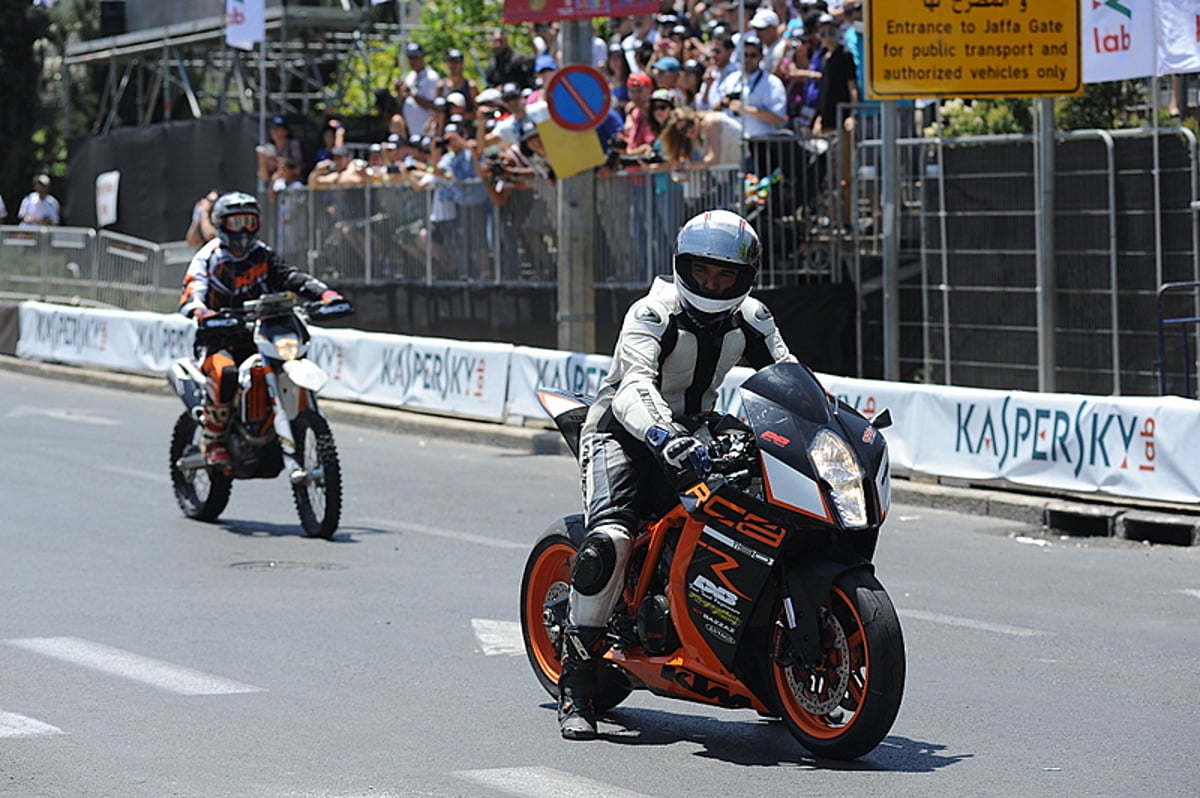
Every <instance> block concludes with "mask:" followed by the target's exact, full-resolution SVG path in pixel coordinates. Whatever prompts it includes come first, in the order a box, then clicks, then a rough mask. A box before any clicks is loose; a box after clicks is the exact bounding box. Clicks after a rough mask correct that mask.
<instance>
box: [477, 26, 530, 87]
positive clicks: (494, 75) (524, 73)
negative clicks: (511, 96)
mask: <svg viewBox="0 0 1200 798" xmlns="http://www.w3.org/2000/svg"><path fill="white" fill-rule="evenodd" d="M489 41H490V42H491V46H492V59H491V61H490V62H489V63H488V68H487V71H486V72H485V73H484V74H485V77H486V78H487V85H489V86H503V85H505V84H506V83H515V84H517V87H518V88H521V89H530V88H533V59H532V58H531V57H530V56H529V54H528V53H522V52H518V51H516V50H514V49H513V48H512V47H511V46H510V45H509V43H508V34H507V33H505V32H504V30H503V29H502V28H497V29H495V30H494V31H492V36H491V39H490V40H489Z"/></svg>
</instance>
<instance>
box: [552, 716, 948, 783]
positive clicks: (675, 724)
mask: <svg viewBox="0 0 1200 798" xmlns="http://www.w3.org/2000/svg"><path fill="white" fill-rule="evenodd" d="M548 706H550V707H551V708H553V705H548ZM614 725H615V726H616V727H617V728H616V729H614V728H613V726H614ZM600 733H601V737H602V738H603V739H604V740H606V741H608V742H611V743H616V744H618V745H670V744H672V743H680V742H691V743H696V744H698V745H700V746H702V750H700V751H698V752H697V753H696V756H702V757H706V758H709V759H717V760H720V761H722V762H729V763H731V764H735V765H747V766H754V767H764V766H772V765H774V766H789V765H791V766H799V767H803V768H806V769H810V770H846V771H882V772H892V773H930V772H933V771H937V770H941V769H943V768H946V767H949V766H951V765H955V764H958V763H959V762H961V761H962V760H964V759H970V758H971V755H970V754H946V753H944V752H945V750H946V746H945V745H941V744H939V743H931V742H924V741H920V740H911V739H909V738H907V737H900V736H898V735H890V736H888V737H886V738H884V740H883V742H881V743H880V744H879V746H878V747H877V748H876V749H875V750H874V751H872V752H871V753H869V754H867V755H866V756H865V757H863V758H861V759H859V760H857V761H853V762H842V761H838V760H832V759H821V758H818V757H815V756H813V755H812V754H810V753H808V751H806V750H805V749H804V747H803V746H801V745H800V743H798V742H797V741H796V740H795V738H793V737H792V736H791V734H790V733H789V732H788V730H787V729H786V728H785V727H784V725H783V723H782V722H781V721H777V720H769V719H766V718H761V717H760V718H749V717H747V716H746V714H744V713H738V714H737V715H733V714H731V716H730V719H729V720H721V719H718V718H711V717H703V716H697V715H687V714H680V713H675V712H664V711H662V710H656V709H643V708H633V707H626V708H617V709H613V710H610V711H609V712H608V713H606V714H605V715H604V716H603V717H602V718H601V722H600Z"/></svg>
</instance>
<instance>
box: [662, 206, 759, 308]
mask: <svg viewBox="0 0 1200 798" xmlns="http://www.w3.org/2000/svg"><path fill="white" fill-rule="evenodd" d="M761 255H762V246H761V245H760V244H759V241H758V233H756V232H755V231H754V228H753V227H751V226H750V223H749V222H747V221H746V220H745V219H743V218H742V217H741V216H738V215H737V214H736V213H734V212H732V211H725V210H715V211H706V212H704V213H702V214H700V215H698V216H694V217H692V218H691V219H689V220H688V222H687V223H686V224H684V226H683V227H682V228H681V229H680V230H679V235H678V236H677V237H676V239H675V287H676V288H677V289H678V290H679V295H680V297H681V298H682V300H683V304H684V309H685V310H686V311H687V312H688V314H689V315H690V316H692V317H693V318H694V319H696V321H698V322H700V323H702V324H713V323H716V322H718V321H720V320H722V319H725V318H728V317H729V316H730V315H732V314H733V312H734V311H736V310H737V309H738V307H739V306H740V305H741V304H742V301H743V300H744V299H745V298H746V297H747V296H749V295H750V288H751V287H752V286H753V285H754V280H755V278H756V277H757V276H758V265H759V259H760V257H761ZM697 264H701V265H702V264H710V265H713V266H720V267H726V268H728V267H733V268H734V269H736V270H737V279H736V280H734V281H733V283H732V284H730V285H728V286H724V287H723V288H722V289H720V290H715V289H713V288H712V286H711V285H710V286H709V287H707V288H706V287H705V286H704V285H702V284H701V283H700V281H699V280H697V276H696V274H695V268H694V267H695V266H696V265H697Z"/></svg>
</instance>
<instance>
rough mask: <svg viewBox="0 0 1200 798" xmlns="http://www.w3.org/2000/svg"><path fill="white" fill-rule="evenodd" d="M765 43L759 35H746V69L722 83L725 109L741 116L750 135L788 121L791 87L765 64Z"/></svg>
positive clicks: (769, 131)
mask: <svg viewBox="0 0 1200 798" xmlns="http://www.w3.org/2000/svg"><path fill="white" fill-rule="evenodd" d="M762 59H763V43H762V40H761V39H759V38H758V37H757V36H746V37H744V38H743V39H742V66H743V71H742V72H735V73H733V74H732V75H730V76H729V77H728V78H726V79H725V81H724V82H723V83H722V84H721V95H722V99H721V103H720V106H721V109H722V110H724V111H725V113H727V114H729V115H730V116H734V117H740V118H741V121H742V131H743V135H744V136H745V137H746V138H757V137H759V136H769V135H771V134H772V133H774V132H775V131H776V130H779V129H780V128H781V127H783V126H784V125H785V124H787V88H786V87H785V86H784V85H783V81H782V80H780V79H779V76H777V75H775V74H773V73H771V72H768V71H767V70H765V69H763V67H762Z"/></svg>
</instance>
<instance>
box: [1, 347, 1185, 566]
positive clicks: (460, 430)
mask: <svg viewBox="0 0 1200 798" xmlns="http://www.w3.org/2000/svg"><path fill="white" fill-rule="evenodd" d="M0 369H6V370H9V371H19V372H22V373H26V374H33V375H37V376H42V377H48V378H54V379H69V380H76V381H79V382H86V383H90V384H96V385H104V386H108V387H113V388H121V389H124V390H131V391H135V392H139V393H146V392H154V393H162V394H164V395H170V394H171V393H172V391H171V389H170V386H168V384H167V380H166V377H156V376H150V375H146V374H130V373H125V372H108V371H101V370H97V369H94V368H82V367H76V366H66V365H60V364H54V363H42V362H38V361H30V360H21V359H19V358H15V357H10V356H7V355H0ZM321 408H322V411H323V412H324V413H325V415H326V416H327V417H328V418H329V420H330V421H332V422H333V423H335V424H353V425H357V426H365V427H370V428H374V429H381V430H386V431H388V432H398V433H403V434H408V435H417V436H423V437H430V438H440V439H445V440H456V441H463V442H466V443H478V444H483V445H486V446H494V447H498V448H504V449H512V450H515V451H520V452H525V453H528V454H538V455H549V456H565V455H566V454H567V448H566V446H565V445H564V444H563V443H562V439H561V437H560V436H559V434H558V432H557V431H555V430H553V429H547V428H544V427H520V426H513V425H508V424H497V423H493V422H485V421H469V420H465V419H460V418H449V417H445V416H437V415H432V414H428V413H415V412H411V411H408V410H399V409H395V408H385V407H378V406H375V405H366V404H359V403H357V402H345V401H337V400H332V399H326V400H323V401H322V402H321ZM564 467H567V464H566V463H564ZM893 476H894V477H895V478H894V479H893V481H892V485H893V488H892V497H893V500H894V501H895V502H897V503H900V504H908V505H916V506H921V507H933V508H938V509H944V510H951V511H954V512H960V513H968V514H971V515H979V516H992V517H996V518H1003V519H1005V520H1009V521H1013V522H1014V523H1017V524H1022V525H1027V526H1033V527H1039V528H1041V529H1042V530H1043V531H1044V532H1047V533H1053V534H1056V535H1061V534H1066V535H1073V536H1080V537H1116V538H1125V539H1128V540H1136V541H1146V542H1149V543H1162V544H1171V545H1181V546H1193V545H1200V506H1198V507H1191V506H1179V505H1165V504H1162V503H1150V502H1137V501H1134V500H1123V499H1113V498H1109V497H1104V498H1102V497H1096V496H1079V495H1068V494H1053V495H1051V494H1035V493H1031V492H1021V491H1016V490H1009V489H1007V488H1005V489H999V488H995V487H991V486H981V485H976V484H964V483H961V482H960V481H954V483H955V484H947V482H950V481H949V480H947V481H943V482H939V481H937V480H935V479H932V478H927V477H923V476H919V475H917V476H912V477H911V478H909V477H907V476H906V475H904V474H901V473H894V474H893Z"/></svg>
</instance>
